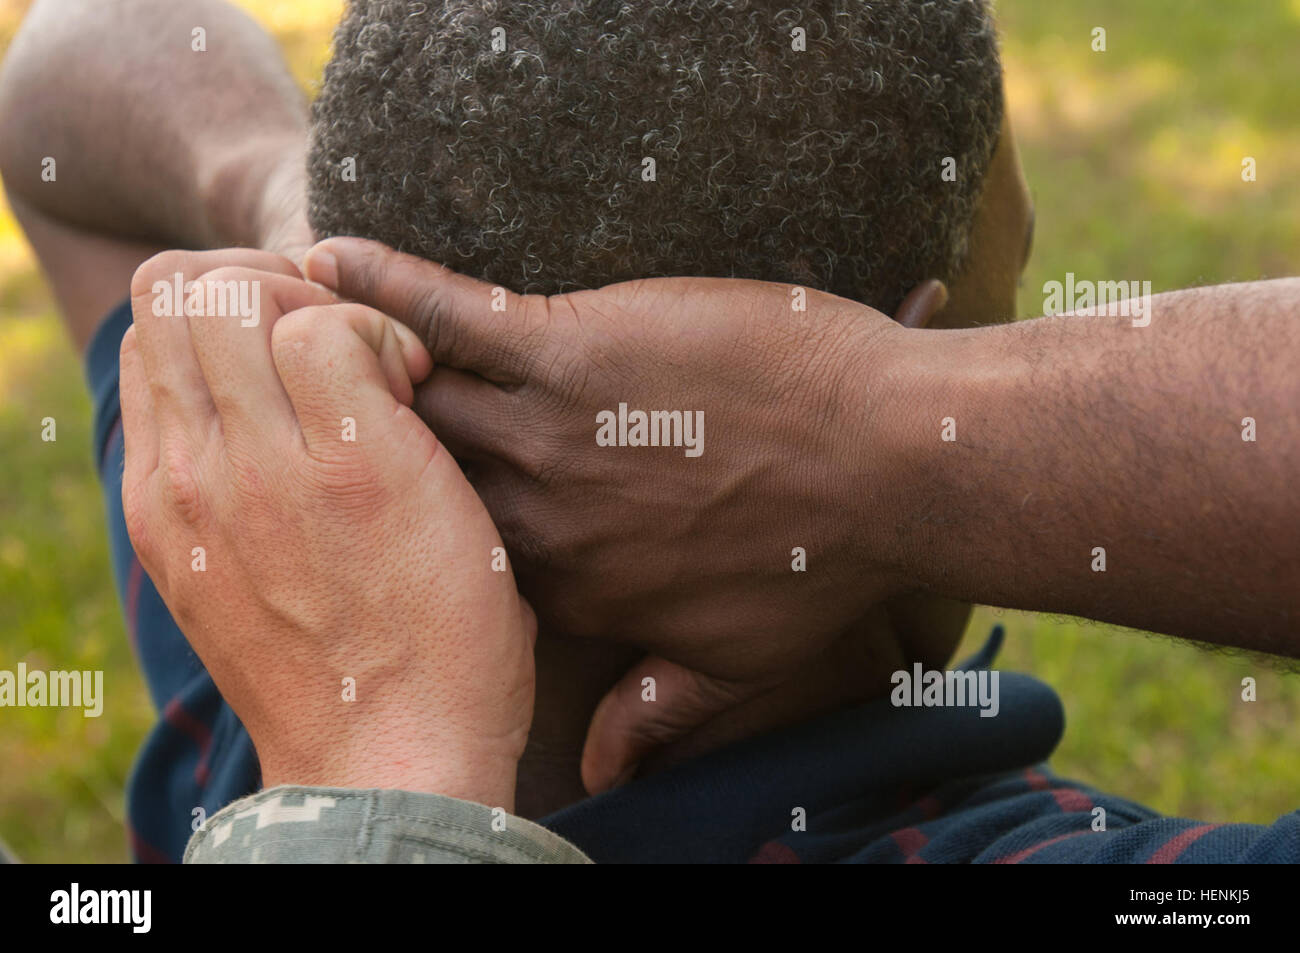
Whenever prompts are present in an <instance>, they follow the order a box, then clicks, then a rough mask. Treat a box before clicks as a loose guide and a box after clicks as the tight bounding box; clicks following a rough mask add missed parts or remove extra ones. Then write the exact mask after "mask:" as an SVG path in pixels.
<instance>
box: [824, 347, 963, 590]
mask: <svg viewBox="0 0 1300 953" xmlns="http://www.w3.org/2000/svg"><path fill="white" fill-rule="evenodd" d="M965 333H968V332H955V331H931V330H924V329H912V328H904V327H901V326H899V325H897V324H894V323H893V322H892V321H891V322H889V323H887V324H881V325H880V326H878V327H875V328H870V329H869V336H866V337H864V339H861V340H859V341H858V342H856V343H855V346H854V347H853V348H852V352H853V356H852V358H851V359H850V360H849V361H848V367H847V370H846V372H845V373H844V374H843V375H842V378H843V379H844V380H845V382H846V383H845V391H846V395H847V396H846V398H845V399H844V400H843V401H841V407H842V411H843V420H844V427H843V429H842V434H843V435H844V436H843V438H842V445H843V446H844V447H845V450H846V457H845V461H844V472H845V474H846V479H844V480H843V481H842V489H843V493H842V496H841V498H840V500H839V509H840V511H841V512H843V513H846V514H848V517H849V518H848V520H847V523H848V524H849V525H851V526H853V527H854V528H855V529H856V530H857V531H858V534H859V536H860V539H861V545H860V547H859V550H858V552H857V553H856V554H855V555H856V559H855V562H856V565H857V572H858V573H859V578H868V577H869V578H875V579H878V580H881V581H882V584H883V590H884V593H883V594H884V595H885V596H892V595H896V594H899V593H903V592H909V591H914V590H918V589H930V590H932V591H934V592H935V593H936V594H938V595H947V594H948V593H946V592H944V591H943V589H944V586H945V571H944V568H943V566H944V546H945V533H946V530H947V527H949V526H950V525H951V524H952V523H953V521H955V520H957V519H958V518H960V516H961V514H960V513H959V512H952V511H950V509H949V508H948V506H947V504H948V503H950V502H952V501H954V500H960V499H961V498H962V495H963V494H962V492H961V489H960V486H959V485H958V484H959V481H960V479H961V472H962V466H963V464H962V454H960V453H954V452H953V450H954V448H955V447H957V446H959V444H957V443H955V442H954V441H952V440H949V439H947V438H948V437H950V436H953V435H954V433H955V435H956V436H957V437H958V438H960V437H961V436H962V429H961V424H962V421H963V418H965V417H966V416H967V414H966V412H965V408H966V406H967V403H966V401H967V383H966V381H965V380H964V377H965V375H964V374H963V373H962V371H963V368H964V367H969V366H972V365H969V364H967V363H965V362H967V361H973V360H974V358H973V357H971V356H968V355H967V352H968V351H969V350H970V349H971V348H972V347H973V346H974V345H975V344H977V343H978V342H960V345H959V342H957V341H956V340H955V339H956V336H958V335H962V334H965ZM964 355H967V356H964ZM974 366H978V365H974ZM948 418H951V421H949V420H948Z"/></svg>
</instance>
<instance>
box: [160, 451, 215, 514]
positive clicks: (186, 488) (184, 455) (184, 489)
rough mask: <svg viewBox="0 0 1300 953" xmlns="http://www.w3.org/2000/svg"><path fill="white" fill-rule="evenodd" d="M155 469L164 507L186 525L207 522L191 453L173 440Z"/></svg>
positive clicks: (206, 510) (206, 509) (197, 472)
mask: <svg viewBox="0 0 1300 953" xmlns="http://www.w3.org/2000/svg"><path fill="white" fill-rule="evenodd" d="M158 473H159V479H160V481H161V484H162V499H163V503H164V505H165V506H166V507H167V509H168V510H169V511H170V512H171V513H172V514H173V515H174V516H175V517H176V518H177V519H178V520H180V521H181V522H182V523H184V524H185V525H187V526H200V525H202V524H203V523H204V522H206V520H207V516H208V507H207V504H206V502H205V500H204V498H203V491H202V487H201V485H200V480H199V469H198V465H197V463H196V461H195V460H194V456H193V454H192V453H191V452H190V451H189V450H188V449H185V448H182V447H180V446H177V445H175V444H172V445H171V446H168V447H166V448H165V449H164V450H163V452H162V458H161V460H160V461H159V465H158Z"/></svg>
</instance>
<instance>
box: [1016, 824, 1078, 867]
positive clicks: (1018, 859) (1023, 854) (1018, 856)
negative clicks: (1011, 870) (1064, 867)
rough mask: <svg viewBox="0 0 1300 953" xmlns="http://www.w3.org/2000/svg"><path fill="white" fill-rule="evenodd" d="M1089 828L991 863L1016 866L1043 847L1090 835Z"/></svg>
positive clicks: (1058, 836)
mask: <svg viewBox="0 0 1300 953" xmlns="http://www.w3.org/2000/svg"><path fill="white" fill-rule="evenodd" d="M1091 833H1092V830H1091V828H1089V829H1088V830H1086V831H1071V832H1070V833H1068V834H1058V835H1057V836H1056V837H1052V838H1049V839H1048V840H1045V841H1043V842H1042V843H1041V844H1035V845H1034V846H1033V847H1026V848H1025V849H1024V850H1018V851H1016V852H1015V853H1014V854H1008V855H1007V856H1006V857H1002V858H999V859H998V860H995V861H993V863H995V864H1018V863H1020V862H1021V861H1022V860H1024V859H1025V858H1026V857H1028V856H1030V855H1031V854H1036V853H1038V852H1039V851H1040V850H1042V849H1043V848H1044V847H1051V846H1052V845H1053V844H1059V843H1060V842H1061V841H1063V840H1069V839H1070V838H1071V837H1079V836H1081V835H1083V834H1091Z"/></svg>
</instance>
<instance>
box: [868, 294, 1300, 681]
mask: <svg viewBox="0 0 1300 953" xmlns="http://www.w3.org/2000/svg"><path fill="white" fill-rule="evenodd" d="M1152 315H1153V317H1152V320H1151V323H1150V325H1149V326H1147V327H1135V326H1133V323H1132V321H1131V319H1130V318H1128V317H1082V316H1080V317H1059V318H1044V319H1039V320H1034V321H1026V322H1022V323H1018V324H1013V325H1008V326H1002V327H993V328H981V329H975V330H969V331H905V332H902V333H901V334H902V335H903V336H904V337H900V346H899V349H898V354H899V359H900V360H901V361H902V362H904V364H903V365H900V366H907V367H908V370H907V372H906V373H904V374H902V376H901V379H904V380H906V381H908V382H909V383H907V384H906V385H905V386H904V387H903V388H902V389H900V392H899V401H898V402H899V405H900V406H899V409H898V412H897V414H896V415H895V416H893V418H892V419H893V420H894V421H895V423H896V429H895V431H894V433H895V438H894V439H895V442H896V446H897V447H898V448H899V449H898V453H899V454H900V459H903V460H905V461H906V462H905V464H903V465H902V466H903V469H906V470H907V472H908V474H909V477H910V480H909V483H910V485H911V486H914V487H915V488H916V491H915V494H914V495H913V496H912V497H911V499H910V501H909V505H908V507H907V508H906V511H905V512H906V514H907V515H906V517H905V520H906V525H902V524H900V525H897V526H895V527H894V532H895V533H896V538H897V540H898V542H899V552H900V554H901V555H900V559H901V562H902V563H903V564H904V565H903V569H904V572H905V574H906V575H907V576H908V577H909V578H912V579H915V580H917V581H919V582H920V583H921V584H922V585H923V586H924V587H925V588H928V589H930V590H932V591H935V592H938V593H941V594H943V595H946V596H950V597H954V598H960V599H966V600H970V601H974V602H981V603H987V604H993V605H1002V606H1009V607H1016V608H1024V609H1034V610H1041V611H1049V612H1062V613H1070V614H1075V615H1081V616H1086V617H1089V618H1093V619H1099V620H1104V621H1109V622H1115V623H1119V624H1123V625H1129V626H1135V627H1139V628H1144V629H1149V630H1152V631H1157V632H1163V633H1166V634H1170V635H1176V636H1181V637H1186V638H1193V639H1198V640H1203V641H1208V642H1214V643H1218V644H1223V645H1232V646H1238V647H1242V648H1248V649H1255V650H1261V651H1267V652H1273V653H1276V654H1282V655H1290V656H1300V489H1298V488H1297V485H1296V474H1297V473H1300V412H1298V409H1300V374H1298V373H1297V371H1296V361H1297V359H1298V358H1300V279H1286V280H1278V281H1268V282H1259V283H1255V284H1243V285H1225V286H1220V287H1214V288H1201V289H1194V290H1189V291H1180V292H1173V293H1169V294H1164V295H1158V296H1156V297H1154V298H1153V299H1152ZM949 417H950V418H952V421H951V427H949V433H948V435H949V436H954V437H955V439H953V440H944V439H943V436H944V434H943V430H944V418H949ZM1245 418H1252V420H1253V421H1254V427H1255V437H1256V439H1254V440H1247V439H1243V433H1244V434H1245V435H1246V436H1250V432H1249V427H1250V422H1248V421H1245ZM878 449H879V448H876V450H877V451H878ZM868 452H870V451H868ZM872 518H873V515H872V514H870V513H867V512H863V513H862V514H861V519H862V520H864V521H866V520H870V519H872ZM874 518H875V519H876V520H879V519H880V514H874ZM1102 550H1104V571H1103V570H1102V566H1103V563H1102V561H1101V558H1102V556H1103V553H1102V552H1101V551H1102Z"/></svg>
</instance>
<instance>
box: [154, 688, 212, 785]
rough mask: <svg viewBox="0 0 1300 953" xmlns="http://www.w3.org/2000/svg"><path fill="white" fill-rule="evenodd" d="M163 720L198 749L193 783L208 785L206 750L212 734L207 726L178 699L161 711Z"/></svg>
mask: <svg viewBox="0 0 1300 953" xmlns="http://www.w3.org/2000/svg"><path fill="white" fill-rule="evenodd" d="M163 719H164V720H165V721H166V722H167V723H168V724H169V725H172V726H173V727H174V728H178V729H179V730H181V731H183V732H185V734H187V735H189V736H190V738H191V739H193V741H194V743H195V744H196V745H198V747H199V763H198V766H197V767H196V768H195V769H194V781H195V783H196V784H198V785H199V787H203V786H204V785H205V784H207V783H208V748H209V747H210V746H211V744H212V733H211V732H210V731H208V726H207V725H205V724H203V722H201V721H199V720H198V719H196V718H195V717H194V716H193V715H191V714H190V713H189V712H187V711H186V710H185V709H184V708H183V707H182V706H181V700H180V699H179V698H173V699H172V700H171V701H169V702H168V703H167V707H166V708H164V709H163Z"/></svg>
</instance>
